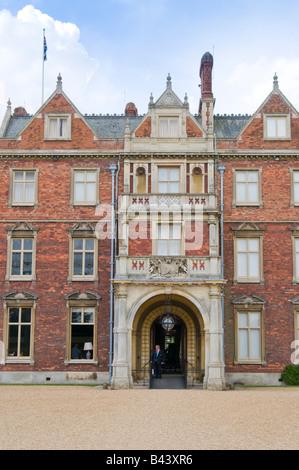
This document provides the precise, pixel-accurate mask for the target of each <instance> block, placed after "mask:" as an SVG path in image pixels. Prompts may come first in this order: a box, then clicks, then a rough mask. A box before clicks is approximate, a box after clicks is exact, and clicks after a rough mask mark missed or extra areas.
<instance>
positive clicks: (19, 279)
mask: <svg viewBox="0 0 299 470" xmlns="http://www.w3.org/2000/svg"><path fill="white" fill-rule="evenodd" d="M5 281H8V282H15V281H17V282H35V281H36V277H6V278H5Z"/></svg>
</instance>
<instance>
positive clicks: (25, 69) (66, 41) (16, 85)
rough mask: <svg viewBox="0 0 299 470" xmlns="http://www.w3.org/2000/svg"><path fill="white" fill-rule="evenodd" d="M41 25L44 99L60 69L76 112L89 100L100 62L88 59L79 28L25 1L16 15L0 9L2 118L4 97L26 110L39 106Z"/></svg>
mask: <svg viewBox="0 0 299 470" xmlns="http://www.w3.org/2000/svg"><path fill="white" fill-rule="evenodd" d="M43 29H45V30H46V40H47V45H48V54H47V56H48V60H47V61H46V62H45V64H44V71H45V90H44V100H46V99H47V98H48V97H49V96H50V95H51V94H52V93H53V91H54V90H55V87H56V79H57V76H58V74H59V73H61V75H62V79H63V85H65V87H64V89H65V92H66V93H67V95H68V96H69V98H70V99H71V100H72V101H73V102H74V104H75V105H76V106H77V107H78V109H79V110H80V111H82V112H87V111H88V110H85V109H84V103H85V101H87V102H89V104H90V101H89V98H90V96H92V95H93V94H94V90H93V88H92V86H90V84H91V82H92V81H93V78H94V77H95V74H96V72H97V70H98V69H99V67H100V64H99V61H98V60H97V59H94V58H92V57H90V56H89V55H88V52H87V51H86V49H85V48H84V46H83V45H82V44H81V43H80V30H79V29H78V27H77V26H76V25H75V24H72V23H63V22H61V21H57V20H55V19H54V18H51V17H50V16H49V15H47V14H44V13H42V12H41V11H39V10H37V9H36V8H34V6H33V5H27V6H25V7H24V8H23V9H22V10H20V11H19V12H18V13H17V15H16V16H13V15H12V14H11V13H10V12H9V11H7V10H2V11H0V57H1V61H0V115H1V116H3V115H4V113H5V109H6V103H7V100H8V98H10V99H11V101H12V106H13V108H14V107H17V106H24V107H25V108H26V110H27V112H29V113H31V114H32V113H35V112H36V111H37V110H38V108H39V107H40V105H41V99H42V66H43V59H42V57H43ZM88 85H89V87H88ZM86 94H89V97H88V96H86ZM82 108H83V110H82Z"/></svg>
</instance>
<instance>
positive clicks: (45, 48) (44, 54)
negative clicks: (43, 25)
mask: <svg viewBox="0 0 299 470" xmlns="http://www.w3.org/2000/svg"><path fill="white" fill-rule="evenodd" d="M45 31H46V30H45V29H43V70H42V105H43V104H44V86H45V61H46V60H47V43H46V36H45Z"/></svg>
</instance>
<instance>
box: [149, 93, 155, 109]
mask: <svg viewBox="0 0 299 470" xmlns="http://www.w3.org/2000/svg"><path fill="white" fill-rule="evenodd" d="M153 104H154V97H153V94H152V93H151V96H150V100H149V106H152V105H153Z"/></svg>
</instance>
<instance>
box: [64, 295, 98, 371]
mask: <svg viewBox="0 0 299 470" xmlns="http://www.w3.org/2000/svg"><path fill="white" fill-rule="evenodd" d="M66 299H67V312H68V313H67V315H68V320H67V345H66V364H67V363H70V362H75V361H92V362H93V363H95V362H96V361H97V312H98V308H99V301H100V299H101V297H100V296H99V295H98V294H96V293H94V292H91V291H90V290H88V291H87V290H86V291H85V292H80V291H75V292H72V293H71V294H68V295H67V296H66Z"/></svg>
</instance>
